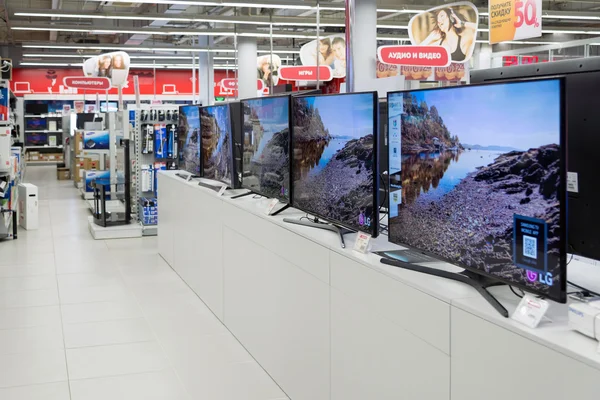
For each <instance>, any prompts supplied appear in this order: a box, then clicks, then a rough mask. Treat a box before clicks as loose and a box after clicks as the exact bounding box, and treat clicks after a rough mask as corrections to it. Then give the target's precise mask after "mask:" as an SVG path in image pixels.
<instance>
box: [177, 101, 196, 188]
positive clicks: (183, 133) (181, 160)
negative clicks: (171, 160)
mask: <svg viewBox="0 0 600 400" xmlns="http://www.w3.org/2000/svg"><path fill="white" fill-rule="evenodd" d="M178 129H179V135H178V138H179V145H178V148H179V156H178V164H179V169H181V170H184V171H186V172H189V173H190V174H192V175H197V176H200V174H201V165H200V109H199V108H198V106H181V107H179V128H178Z"/></svg>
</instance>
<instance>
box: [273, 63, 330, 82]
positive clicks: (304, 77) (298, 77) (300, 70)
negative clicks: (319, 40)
mask: <svg viewBox="0 0 600 400" xmlns="http://www.w3.org/2000/svg"><path fill="white" fill-rule="evenodd" d="M279 77H280V78H281V79H283V80H286V81H316V80H317V67H316V66H310V65H294V66H289V67H288V66H284V67H281V68H279ZM331 79H333V73H332V71H331V67H329V66H328V65H321V66H319V80H320V81H324V82H327V81H330V80H331Z"/></svg>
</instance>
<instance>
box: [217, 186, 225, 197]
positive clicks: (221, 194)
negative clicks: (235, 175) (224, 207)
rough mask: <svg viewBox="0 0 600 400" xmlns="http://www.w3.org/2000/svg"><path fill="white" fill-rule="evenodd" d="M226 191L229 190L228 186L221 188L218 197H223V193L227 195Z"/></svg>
mask: <svg viewBox="0 0 600 400" xmlns="http://www.w3.org/2000/svg"><path fill="white" fill-rule="evenodd" d="M226 190H227V185H223V186H221V189H219V193H218V194H217V195H218V196H223V193H225V191H226Z"/></svg>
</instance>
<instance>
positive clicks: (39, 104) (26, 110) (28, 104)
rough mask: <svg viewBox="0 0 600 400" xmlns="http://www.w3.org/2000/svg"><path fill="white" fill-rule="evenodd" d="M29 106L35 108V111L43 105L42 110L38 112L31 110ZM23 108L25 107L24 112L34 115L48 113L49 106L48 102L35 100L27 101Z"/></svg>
mask: <svg viewBox="0 0 600 400" xmlns="http://www.w3.org/2000/svg"><path fill="white" fill-rule="evenodd" d="M33 101H36V100H33ZM30 107H33V108H36V110H35V111H40V108H42V107H43V109H44V112H40V113H38V112H32V109H31V108H30ZM24 108H25V114H28V115H36V116H37V115H43V114H48V113H49V108H50V107H49V105H48V103H37V102H35V103H29V102H28V103H26V104H25V106H24ZM28 108H29V109H28Z"/></svg>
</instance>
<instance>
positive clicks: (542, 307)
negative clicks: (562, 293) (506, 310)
mask: <svg viewBox="0 0 600 400" xmlns="http://www.w3.org/2000/svg"><path fill="white" fill-rule="evenodd" d="M549 306H550V303H548V302H547V301H546V300H543V299H536V298H535V297H533V296H531V295H529V294H526V295H525V296H523V298H522V299H521V302H520V303H519V305H518V306H517V309H516V310H515V312H514V313H513V315H512V319H514V320H515V321H518V322H520V323H522V324H523V325H525V326H528V327H529V328H532V329H535V328H536V327H537V326H538V325H539V324H540V321H541V320H542V318H544V315H546V311H548V307H549Z"/></svg>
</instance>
